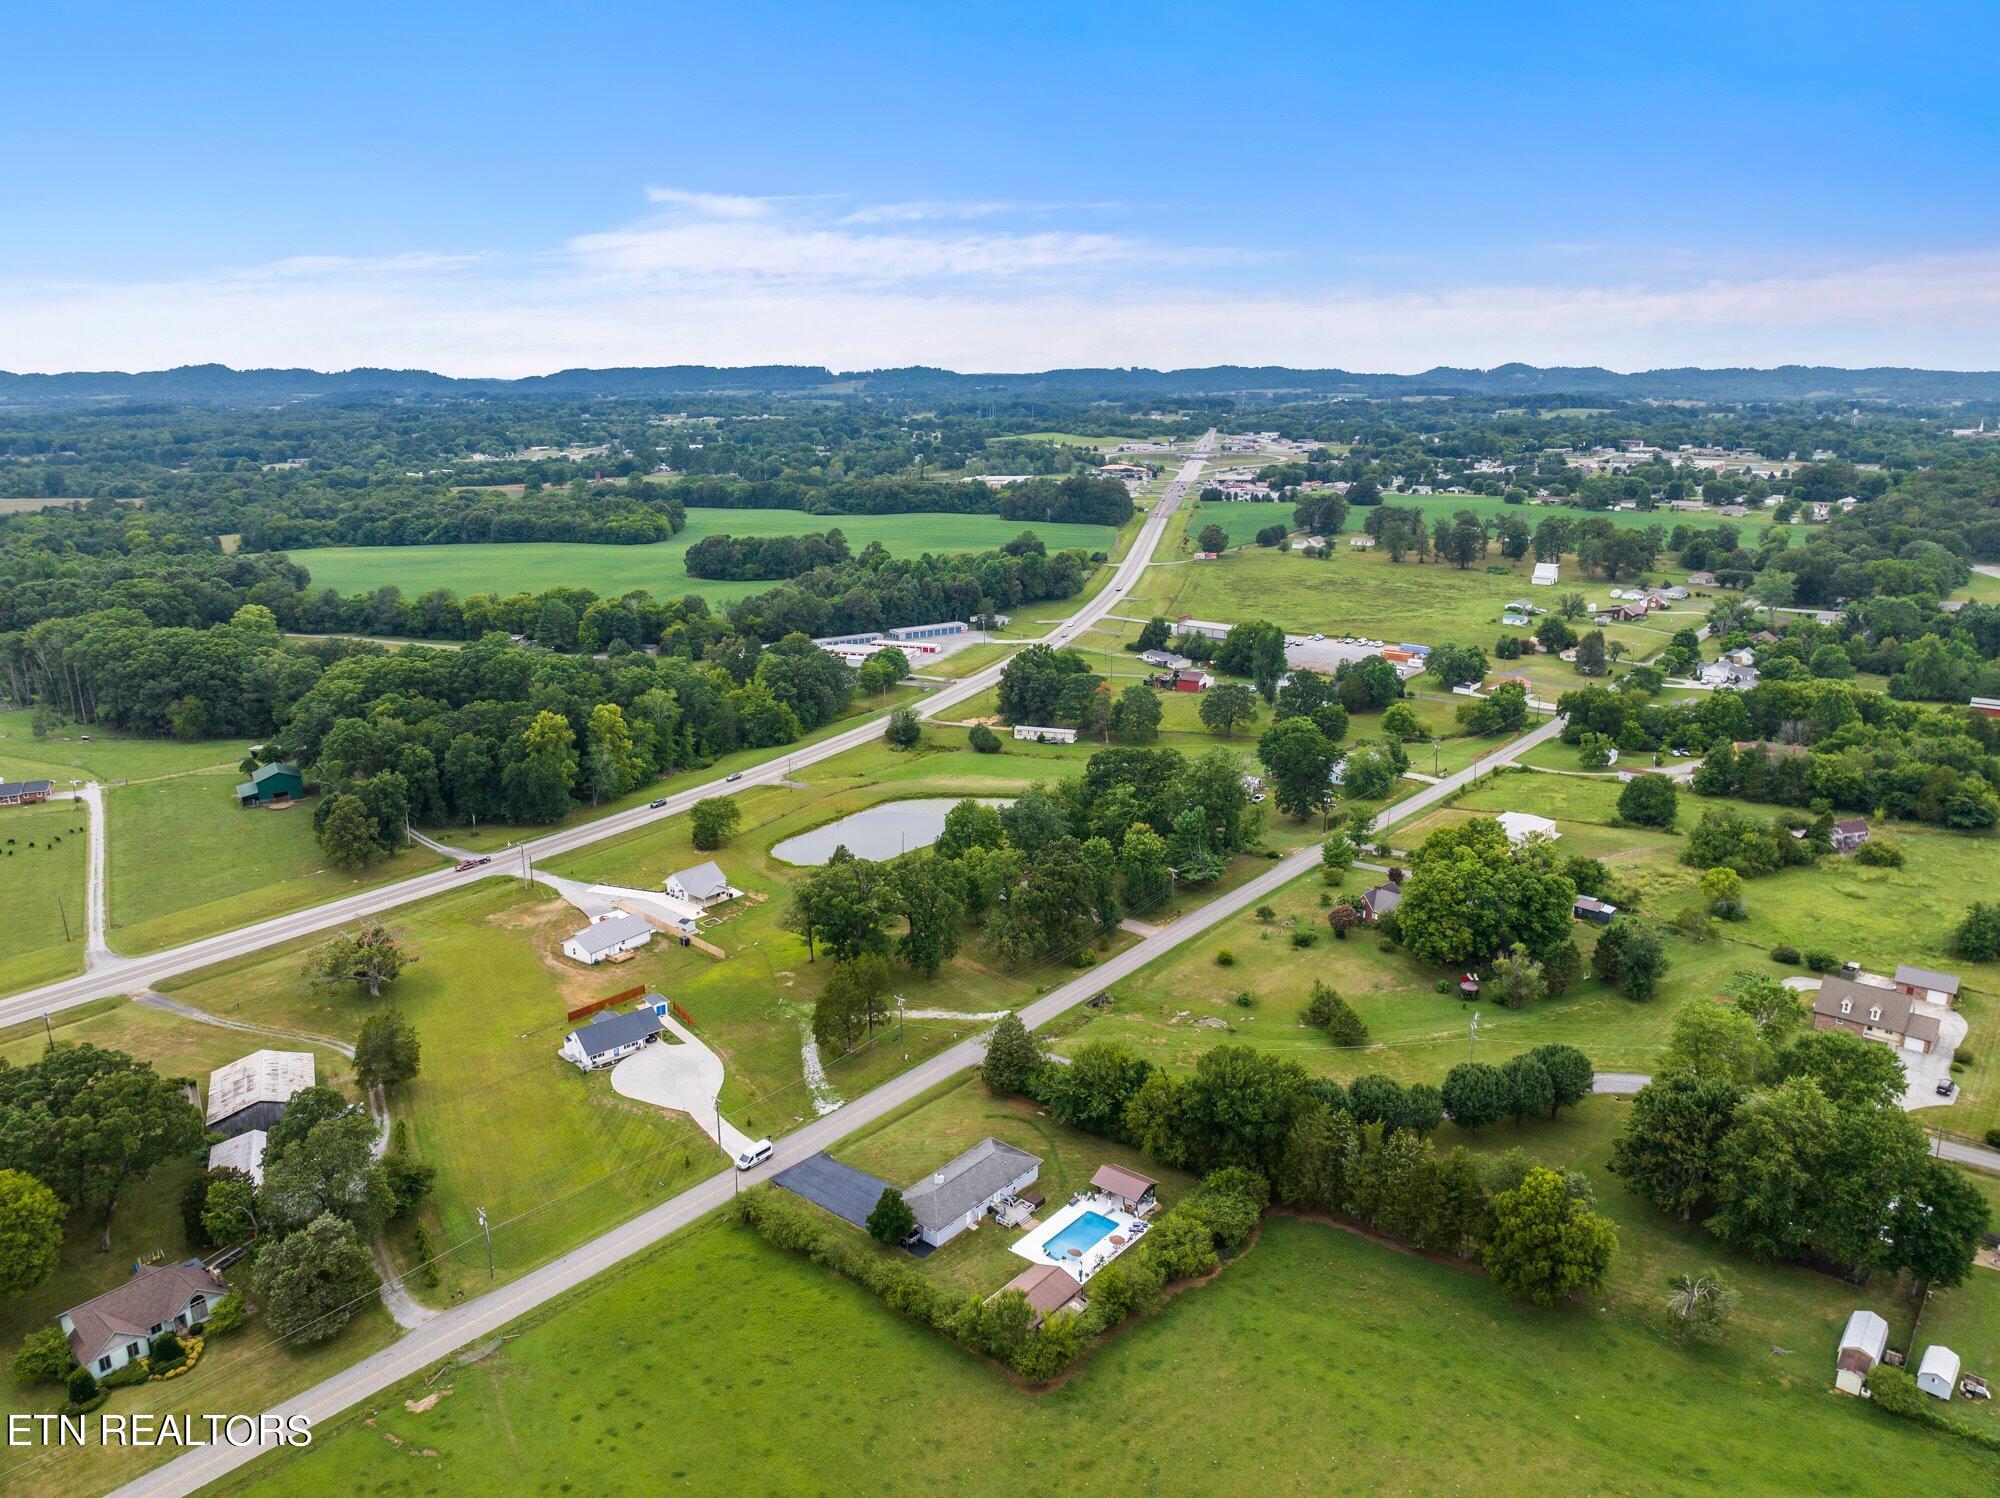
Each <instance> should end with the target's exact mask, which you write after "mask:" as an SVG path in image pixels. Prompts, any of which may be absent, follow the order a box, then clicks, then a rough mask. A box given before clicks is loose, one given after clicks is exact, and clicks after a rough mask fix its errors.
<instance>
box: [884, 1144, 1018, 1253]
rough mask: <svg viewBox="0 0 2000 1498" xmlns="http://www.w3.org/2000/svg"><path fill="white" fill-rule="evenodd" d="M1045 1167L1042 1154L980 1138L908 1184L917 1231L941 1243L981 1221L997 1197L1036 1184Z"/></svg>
mask: <svg viewBox="0 0 2000 1498" xmlns="http://www.w3.org/2000/svg"><path fill="white" fill-rule="evenodd" d="M1041 1170H1042V1157H1041V1156H1040V1155H1031V1154H1029V1153H1028V1152H1027V1151H1026V1150H1022V1149H1016V1148H1015V1147H1014V1146H1013V1145H1011V1144H1005V1143H1002V1142H1001V1141H1000V1140H998V1139H992V1138H987V1139H982V1140H980V1141H979V1143H977V1144H975V1145H974V1146H973V1147H972V1148H971V1149H969V1150H967V1151H966V1152H965V1153H964V1154H962V1155H960V1156H959V1157H958V1158H957V1159H955V1160H952V1161H949V1162H948V1163H946V1164H944V1165H941V1166H939V1167H938V1168H937V1169H936V1170H934V1171H932V1172H931V1173H930V1174H929V1175H927V1176H925V1177H924V1178H923V1179H922V1180H921V1181H918V1182H917V1183H916V1184H915V1185H914V1186H906V1187H904V1188H903V1200H904V1201H906V1202H908V1203H909V1205H910V1210H911V1211H912V1212H913V1213H915V1214H916V1218H917V1236H918V1237H919V1238H922V1239H923V1240H924V1242H926V1243H928V1244H930V1245H931V1247H933V1248H937V1247H940V1246H942V1245H943V1244H946V1243H949V1242H950V1241H951V1240H952V1239H953V1238H956V1237H957V1236H958V1235H959V1234H960V1233H962V1232H964V1231H965V1230H966V1229H967V1228H970V1227H976V1226H978V1224H979V1219H980V1218H981V1217H982V1216H984V1215H985V1213H986V1210H987V1208H989V1207H991V1206H992V1205H993V1204H994V1203H995V1202H998V1201H1000V1200H1002V1199H1003V1198H1005V1197H1009V1196H1014V1195H1016V1194H1017V1193H1019V1192H1022V1191H1025V1190H1026V1189H1027V1188H1028V1187H1030V1186H1032V1185H1033V1184H1034V1183H1035V1177H1037V1176H1038V1175H1040V1174H1041Z"/></svg>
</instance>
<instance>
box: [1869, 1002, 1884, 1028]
mask: <svg viewBox="0 0 2000 1498" xmlns="http://www.w3.org/2000/svg"><path fill="white" fill-rule="evenodd" d="M1881 1017H1882V1006H1881V1005H1880V1004H1877V1005H1875V1006H1873V1007H1872V1008H1871V1009H1869V1011H1868V1023H1870V1024H1871V1025H1872V1024H1874V1023H1875V1021H1876V1020H1878V1019H1880V1018H1881Z"/></svg>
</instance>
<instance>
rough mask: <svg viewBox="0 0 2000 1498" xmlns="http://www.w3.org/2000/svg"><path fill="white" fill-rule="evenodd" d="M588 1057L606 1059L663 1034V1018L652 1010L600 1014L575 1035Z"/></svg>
mask: <svg viewBox="0 0 2000 1498" xmlns="http://www.w3.org/2000/svg"><path fill="white" fill-rule="evenodd" d="M572 1033H573V1034H574V1035H575V1036H576V1038H577V1040H578V1041H579V1042H580V1043H581V1044H582V1046H583V1053H584V1055H586V1056H603V1055H606V1054H608V1053H609V1052H612V1051H615V1050H617V1049H618V1048H619V1047H620V1046H628V1045H631V1044H633V1043H634V1042H636V1041H641V1040H644V1039H645V1038H646V1037H647V1036H649V1035H658V1034H659V1033H660V1017H659V1016H658V1015H657V1014H655V1013H653V1011H652V1010H650V1009H627V1010H625V1011H624V1012H623V1013H621V1014H608V1013H607V1014H600V1015H598V1016H597V1018H596V1019H594V1020H592V1021H591V1022H590V1023H589V1024H587V1025H581V1026H579V1027H578V1028H577V1029H576V1030H575V1031H573V1032H572Z"/></svg>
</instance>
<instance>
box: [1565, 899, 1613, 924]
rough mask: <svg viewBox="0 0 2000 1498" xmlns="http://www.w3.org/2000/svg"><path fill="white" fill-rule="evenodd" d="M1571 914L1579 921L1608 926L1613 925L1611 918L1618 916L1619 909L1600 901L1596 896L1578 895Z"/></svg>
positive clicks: (1571, 908)
mask: <svg viewBox="0 0 2000 1498" xmlns="http://www.w3.org/2000/svg"><path fill="white" fill-rule="evenodd" d="M1570 914H1571V915H1573V916H1575V917H1576V918H1577V919H1578V920H1579V921H1589V922H1591V923H1592V924H1593V925H1598V926H1608V925H1610V924H1611V918H1612V917H1613V916H1614V915H1616V914H1618V907H1617V906H1616V905H1612V904H1610V903H1608V902H1607V901H1604V900H1600V899H1598V898H1597V896H1595V895H1578V896H1577V897H1576V903H1575V904H1574V905H1572V906H1571V907H1570Z"/></svg>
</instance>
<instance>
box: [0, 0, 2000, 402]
mask: <svg viewBox="0 0 2000 1498" xmlns="http://www.w3.org/2000/svg"><path fill="white" fill-rule="evenodd" d="M86 27H87V30H86ZM1990 29H1991V15H1990V12H1984V13H1982V10H1981V9H1980V8H1978V7H1975V6H1970V5H1958V4H1943V5H1933V6H1928V7H1925V9H1924V16H1923V24H1922V25H1916V24H1912V22H1911V20H1910V18H1908V17H1907V16H1896V15H1884V14H1880V13H1877V12H1876V11H1874V10H1872V9H1871V8H1868V7H1858V6H1820V7H1809V6H1804V5H1750V6H1728V7H1725V6H1721V5H1697V6H1692V7H1685V8H1681V9H1678V10H1676V11H1675V12H1674V13H1673V14H1672V15H1671V16H1670V17H1668V16H1663V15H1661V14H1659V13H1652V14H1647V13H1643V12H1640V11H1637V10H1624V11H1616V12H1607V11H1605V10H1602V9H1601V8H1597V7H1589V6H1582V5H1560V6H1546V7H1542V8H1541V9H1540V10H1539V11H1538V13H1537V14H1536V15H1535V16H1534V17H1533V18H1522V17H1518V16H1507V15H1498V14H1494V13H1493V12H1492V11H1491V10H1490V9H1489V8H1487V7H1481V6H1474V5H1465V4H1428V5H1412V6H1408V7H1403V8H1401V9H1400V10H1399V11H1398V13H1397V14H1395V15H1393V16H1390V15H1383V14H1381V13H1379V12H1378V11H1376V10H1374V9H1372V8H1361V7H1355V6H1339V7H1325V6H1303V5H1277V6H1272V7H1267V8H1264V9H1261V10H1258V11H1256V12H1250V13H1246V12H1243V11H1241V10H1239V9H1236V8H1224V7H1217V6H1194V5H1175V6H1169V7H1093V8H1091V10H1090V13H1089V14H1087V15H1078V14H1074V13H1072V11H1070V10H1068V9H1063V8H1057V7H1053V6H1040V5H1034V6H1021V7H1012V8H1010V9H1009V11H1008V13H1006V14H1004V15H1001V14H997V13H995V14H976V15H955V14H948V13H939V12H937V11H935V10H934V9H931V8H917V7H906V6H897V7H890V6H880V7H875V8H873V9H872V10H871V11H870V12H868V13H867V14H866V15H861V14H857V13H855V12H852V11H844V12H842V13H840V14H829V13H827V11H826V10H825V9H824V8H820V7H811V6H800V5H778V6H766V7H760V8H758V9H757V10H756V11H755V12H754V13H750V12H747V11H740V12H732V13H730V14H720V13H717V12H715V11H714V10H712V9H708V8H701V9H697V8H691V7H680V6H676V7H670V8H661V7H644V6H636V5H587V6H580V7H575V8H563V9H560V10H554V9H540V8H537V9H522V8H516V9H505V10H495V9H493V8H490V7H479V8H474V7H471V6H468V5H459V4H453V5H439V6H431V7H426V8H423V9H422V10H421V11H412V10H410V9H409V8H408V7H398V8H394V9H392V8H390V7H388V6H385V5H379V4H363V5H359V6H343V7H338V8H336V7H330V6H326V5H323V4H306V5H301V6H299V7H295V8H293V9H291V10H288V11H286V12H283V13H281V14H280V13H264V14H257V15H255V16H251V15H249V14H248V13H242V12H235V13H224V12H215V13H209V14H195V13H188V12H162V11H159V10H157V9H152V8H144V7H139V6H133V5H123V4H119V5H111V6H108V7H103V8H100V9H99V10H98V11H95V12H93V13H92V16H91V17H90V19H89V20H88V21H84V20H82V19H80V18H79V17H78V16H77V15H76V14H74V13H69V14H65V13H62V12H60V11H55V10H51V11H43V12H36V13H32V14H24V15H23V16H21V17H18V18H17V19H16V22H15V37H16V43H17V55H19V56H22V57H32V58H34V59H35V65H34V66H33V67H31V68H23V69H20V70H17V74H18V76H17V77H15V78H14V79H13V80H11V81H10V88H9V89H8V91H6V93H5V94H4V95H0V127H3V128H4V129H5V131H6V138H7V140H8V141H9V143H10V145H11V146H12V149H10V150H8V151H6V152H4V153H0V193H4V200H5V201H7V202H8V203H10V204H12V205H15V206H16V207H17V209H19V210H20V211H19V212H18V214H17V215H16V216H15V219H14V221H13V222H12V223H10V226H9V231H8V233H7V234H6V235H5V236H4V237H0V368H5V369H10V370H16V371H59V370H77V369H155V368H163V367H168V366H173V365H178V364H187V363H201V362H210V361H213V362H222V363H228V364H232V365H236V366H238V367H249V366H281V367H283V366H301V365H302V366H308V367H313V368H321V369H340V368H347V367H352V366H357V365H380V366H389V367H409V368H424V369H433V370H437V371H439V372H441V373H446V374H454V375H475V376H515V375H524V374H534V373H542V372H546V371H550V370H555V369H560V368H565V367H574V366H611V365H642V364H667V363H707V364H719V365H744V364H757V363H799V364H827V365H830V366H833V367H835V368H840V369H863V368H879V367H892V366H901V365H909V364H929V365H937V366H940V367H945V368H950V369H957V370H976V371H982V372H987V371H990V372H1015V371H1029V370H1041V369H1047V368H1052V367H1065V366H1083V365H1111V366H1122V365H1146V366H1151V367H1156V368H1173V367H1186V366H1200V365H1212V364H1219V363H1241V364H1284V365H1291V366H1296V367H1327V366H1339V367H1343V368H1347V369H1353V370H1359V371H1377V372H1390V373H1414V372H1417V371H1420V370H1423V369H1426V368H1429V367H1432V366H1435V365H1439V364H1450V365H1466V366H1480V367H1488V366H1492V365H1495V364H1501V363H1507V362H1513V361H1520V362H1526V363H1533V364H1601V365H1605V366H1607V367H1610V368H1613V369H1619V370H1634V369H1646V368H1656V367H1663V366H1679V365H1707V366H1716V365H1760V366H1767V365H1777V364H1786V363H1807V364H1820V363H1823V364H1836V365H1848V366H1859V365H1874V364H1895V365H1910V366H1920V367H1929V368H1946V369H1990V368H1992V367H1994V365H1995V364H1996V363H1997V362H2000V359H1996V356H1995V352H1994V351H1995V349H1996V348H2000V105H1996V103H1995V102H1994V99H1993V95H1992V91H1991V76H1992V75H1991V65H1990V60H1989V59H1990V55H1991V54H1990V47H1988V46H1985V45H1981V44H1980V42H1979V40H1978V39H1979V38H1980V37H1981V36H1982V35H1983V34H1985V33H1988V32H1990Z"/></svg>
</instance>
